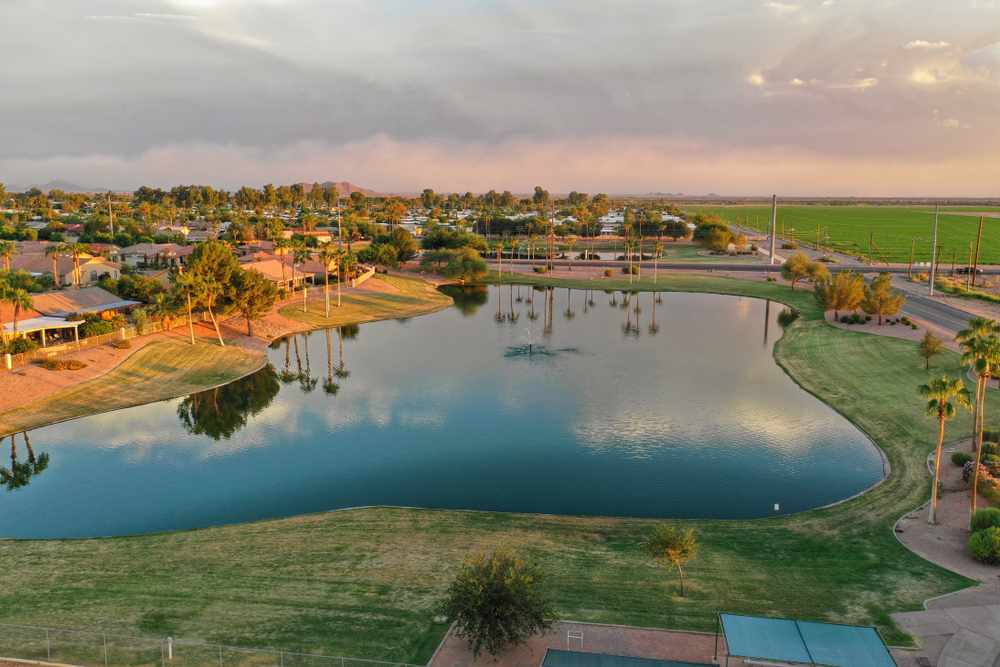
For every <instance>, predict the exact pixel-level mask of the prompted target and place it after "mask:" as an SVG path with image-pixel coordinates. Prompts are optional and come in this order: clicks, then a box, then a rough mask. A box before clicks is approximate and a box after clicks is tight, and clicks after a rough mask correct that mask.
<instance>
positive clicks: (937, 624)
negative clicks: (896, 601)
mask: <svg viewBox="0 0 1000 667" xmlns="http://www.w3.org/2000/svg"><path fill="white" fill-rule="evenodd" d="M892 619H893V620H894V621H896V623H897V624H898V625H899V627H900V628H901V629H902V630H903V632H905V633H907V634H910V635H913V636H915V637H931V636H933V635H950V634H954V633H955V632H957V631H958V630H959V627H958V623H956V622H955V620H954V619H953V618H952V617H951V616H949V615H948V614H946V613H945V611H944V610H943V609H930V610H928V611H905V612H897V613H895V614H893V615H892Z"/></svg>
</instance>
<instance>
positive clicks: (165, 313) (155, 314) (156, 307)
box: [146, 293, 174, 329]
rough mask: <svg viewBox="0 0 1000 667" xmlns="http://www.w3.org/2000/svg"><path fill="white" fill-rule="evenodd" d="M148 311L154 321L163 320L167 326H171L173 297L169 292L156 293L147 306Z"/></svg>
mask: <svg viewBox="0 0 1000 667" xmlns="http://www.w3.org/2000/svg"><path fill="white" fill-rule="evenodd" d="M146 311H147V312H148V313H149V316H150V317H151V318H152V319H153V321H160V322H163V323H164V324H163V326H164V327H165V328H168V329H169V328H170V327H169V325H170V316H171V314H173V312H174V303H173V299H172V297H171V296H170V295H169V294H165V293H160V294H154V295H153V299H152V300H151V301H150V302H149V305H148V306H147V307H146Z"/></svg>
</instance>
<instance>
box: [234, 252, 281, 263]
mask: <svg viewBox="0 0 1000 667" xmlns="http://www.w3.org/2000/svg"><path fill="white" fill-rule="evenodd" d="M267 259H276V257H275V256H274V255H272V254H271V253H268V252H264V251H263V250H258V251H256V252H253V253H249V254H246V255H243V256H242V257H237V258H236V260H237V261H238V262H239V263H240V264H246V263H247V262H263V261H264V260H267Z"/></svg>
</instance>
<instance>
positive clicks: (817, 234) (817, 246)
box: [816, 225, 819, 252]
mask: <svg viewBox="0 0 1000 667" xmlns="http://www.w3.org/2000/svg"><path fill="white" fill-rule="evenodd" d="M816 252H819V225H816Z"/></svg>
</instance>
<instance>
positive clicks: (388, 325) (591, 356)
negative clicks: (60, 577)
mask: <svg viewBox="0 0 1000 667" xmlns="http://www.w3.org/2000/svg"><path fill="white" fill-rule="evenodd" d="M449 294H452V295H453V296H455V298H456V300H457V305H456V306H455V307H452V308H448V309H446V310H444V311H441V312H439V313H436V314H433V315H427V316H424V317H418V318H415V319H412V320H405V321H389V322H377V323H373V324H365V325H361V326H360V327H358V326H354V327H346V328H344V329H341V330H337V329H333V330H332V331H330V332H325V331H318V332H314V333H312V334H309V335H300V336H297V337H294V338H291V339H287V340H285V341H282V342H281V343H280V344H278V346H277V347H276V348H274V349H271V350H270V351H269V357H270V362H271V364H270V366H269V367H268V368H266V369H264V370H262V371H260V372H259V373H256V374H254V375H253V376H250V377H248V378H245V379H244V380H240V381H238V382H235V383H233V384H231V385H228V386H226V387H223V388H220V389H218V390H216V391H209V392H203V393H201V394H197V395H194V396H189V397H186V398H184V399H177V400H171V401H164V402H161V403H156V404H152V405H146V406H142V407H137V408H131V409H128V410H122V411H118V412H113V413H109V414H105V415H98V416H95V417H88V418H84V419H78V420H75V421H72V422H67V423H65V424H59V425H55V426H50V427H47V428H42V429H37V430H35V431H31V432H30V433H28V436H29V438H30V442H31V445H32V451H33V452H34V453H35V455H36V461H38V460H40V458H41V454H42V453H43V452H44V453H45V454H47V455H48V457H49V459H48V467H47V468H45V469H44V470H41V471H40V472H39V473H38V474H36V475H34V476H33V477H27V478H25V479H24V480H22V481H23V482H27V483H26V484H24V485H23V486H21V487H20V488H17V489H15V490H12V491H0V536H2V537H31V538H54V537H84V536H97V535H121V534H131V533H148V532H154V531H163V530H174V529H181V528H193V527H198V526H213V525H221V524H229V523H236V522H242V521H253V520H258V519H268V518H275V517H284V516H291V515H296V514H304V513H309V512H319V511H323V510H331V509H337V508H345V507H357V506H365V505H402V506H413V507H435V508H449V509H476V510H499V511H510V512H539V513H554V514H582V515H611V516H629V517H678V518H680V517H684V518H694V517H710V518H729V519H745V518H755V517H764V516H772V515H774V514H775V510H774V505H775V503H779V504H780V513H781V514H785V513H789V512H798V511H802V510H806V509H810V508H815V507H819V506H822V505H826V504H829V503H832V502H836V501H838V500H841V499H844V498H846V497H849V496H851V495H853V494H855V493H858V492H860V491H862V490H864V489H866V488H867V487H869V486H871V485H872V484H874V483H876V482H877V481H878V480H879V479H880V478H881V477H882V475H883V464H882V459H881V456H880V454H879V453H878V451H877V449H876V448H875V447H874V446H873V445H872V444H871V442H870V441H869V440H868V439H867V438H866V437H865V436H864V435H863V434H862V433H861V432H859V431H858V430H857V429H856V428H855V427H854V426H853V425H851V424H850V423H849V422H847V421H846V420H845V419H843V418H842V417H840V416H839V415H838V414H837V413H836V412H834V411H833V410H832V409H830V408H829V407H827V406H826V405H824V404H823V403H821V402H820V401H818V400H817V399H815V398H814V397H812V396H810V395H809V394H807V393H806V392H804V391H802V390H801V389H800V388H798V387H797V386H796V385H795V384H794V383H793V382H792V381H791V380H790V379H789V378H788V377H787V376H786V375H785V374H784V372H783V371H782V370H781V369H780V368H779V367H778V366H777V365H776V364H775V362H774V359H773V357H772V347H773V345H774V342H775V340H776V339H777V338H779V337H780V335H781V331H782V329H781V324H787V322H786V321H784V318H783V316H782V315H781V311H782V310H783V308H782V307H781V306H780V305H779V304H775V303H767V302H765V301H761V300H757V299H750V298H739V297H728V296H715V295H694V294H676V293H663V294H660V295H659V296H658V297H657V296H656V295H654V294H652V293H642V294H639V295H637V296H636V295H633V296H631V297H630V296H629V295H627V294H623V293H621V292H616V293H614V294H611V295H609V294H606V293H604V292H603V291H600V292H597V291H595V292H584V291H581V290H573V291H568V290H565V289H556V290H549V291H539V290H535V289H532V288H528V287H520V288H518V287H503V288H498V287H493V288H491V289H490V290H489V291H487V290H485V289H484V288H480V289H475V290H474V289H465V290H459V289H457V288H453V289H452V290H451V291H449ZM498 297H499V298H498ZM657 299H659V301H657ZM637 300H638V303H637ZM637 305H638V306H639V312H638V313H637V312H636V306H637ZM787 315H788V313H787V312H786V313H785V316H784V317H787ZM654 316H655V320H654ZM779 320H782V322H781V323H779ZM529 341H530V343H531V345H530V353H529V345H528V343H529ZM123 391H127V388H125V387H123ZM9 445H10V438H7V439H6V440H4V447H5V448H6V447H9ZM17 447H18V450H17V453H18V456H19V460H20V461H21V462H22V463H24V462H25V461H26V460H27V450H26V448H25V443H24V436H23V435H21V434H19V435H18V437H17ZM0 461H4V463H5V464H6V461H5V460H3V459H0ZM22 469H25V468H22ZM25 470H29V471H30V469H25Z"/></svg>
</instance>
